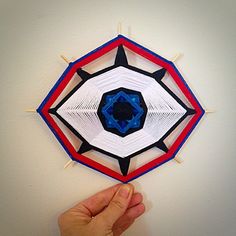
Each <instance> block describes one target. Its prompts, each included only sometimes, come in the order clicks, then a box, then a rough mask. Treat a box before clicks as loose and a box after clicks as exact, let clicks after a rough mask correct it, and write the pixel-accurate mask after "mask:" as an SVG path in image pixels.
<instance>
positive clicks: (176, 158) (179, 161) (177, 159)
mask: <svg viewBox="0 0 236 236" xmlns="http://www.w3.org/2000/svg"><path fill="white" fill-rule="evenodd" d="M174 160H175V161H176V162H177V163H178V164H181V163H182V162H183V161H182V160H180V159H179V157H175V158H174Z"/></svg>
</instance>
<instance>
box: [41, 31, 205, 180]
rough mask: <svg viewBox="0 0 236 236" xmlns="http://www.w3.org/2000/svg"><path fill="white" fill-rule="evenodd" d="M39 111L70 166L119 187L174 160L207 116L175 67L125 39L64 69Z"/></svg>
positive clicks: (122, 38)
mask: <svg viewBox="0 0 236 236" xmlns="http://www.w3.org/2000/svg"><path fill="white" fill-rule="evenodd" d="M135 58H136V59H135ZM137 58H138V59H137ZM138 60H139V61H140V63H137V61H138ZM104 61H106V62H104ZM103 62H104V63H103ZM135 62H136V63H135ZM109 63H110V64H109ZM107 64H109V65H108V66H106V65H107ZM138 64H140V65H138ZM149 64H150V65H149ZM143 65H145V66H146V67H145V68H144V66H143ZM147 65H149V67H148V66H147ZM96 67H98V69H97V70H96ZM72 81H74V84H73V85H72ZM170 82H171V83H170ZM37 111H38V112H39V114H40V115H41V116H42V118H43V119H44V120H45V122H46V123H47V125H48V126H49V128H50V129H51V130H52V132H53V134H54V135H55V136H56V138H57V139H58V141H59V142H60V143H61V145H62V146H63V148H64V149H65V151H66V152H67V153H68V155H69V156H70V158H71V159H72V160H74V161H77V162H79V163H81V164H84V165H86V166H88V167H91V168H93V169H95V170H98V171H100V172H102V173H104V174H106V175H108V176H111V177H113V178H115V179H117V180H119V181H122V182H129V181H130V180H132V179H135V178H137V177H139V176H141V175H142V174H144V173H146V172H148V171H150V170H152V169H153V168H155V167H157V166H160V165H161V164H163V163H165V162H167V161H169V160H171V159H173V158H174V157H175V155H176V153H177V152H178V151H179V149H180V148H181V147H182V145H183V144H184V142H185V141H186V139H187V138H188V136H189V135H190V133H191V132H192V130H193V129H194V128H195V126H196V125H197V123H198V122H199V120H200V119H201V117H202V116H203V114H204V110H203V108H202V107H201V105H200V103H199V102H198V100H197V99H196V97H195V96H194V94H193V93H192V91H191V90H190V88H189V87H188V85H187V84H186V82H185V81H184V79H183V77H182V76H181V74H180V72H179V71H178V70H177V68H176V66H175V65H174V63H173V62H171V61H169V60H167V59H164V58H163V57H161V56H159V55H157V54H156V53H154V52H152V51H150V50H148V49H147V48H144V47H143V46H141V45H139V44H137V43H136V42H133V41H132V40H130V39H128V38H126V37H124V36H123V35H118V36H117V37H116V38H114V39H112V40H111V41H109V42H107V43H106V44H104V45H102V46H100V47H99V48H97V49H95V50H94V51H92V52H90V53H88V54H87V55H85V56H83V57H82V58H80V59H78V60H76V61H74V62H71V63H69V66H68V68H67V69H66V70H65V71H64V73H63V74H62V76H61V77H60V79H59V80H58V81H57V83H56V84H55V85H54V87H53V88H52V89H51V91H50V92H49V94H48V95H47V97H46V98H45V99H44V100H43V102H42V103H41V105H40V106H39V108H38V109H37ZM144 156H145V157H144ZM147 156H148V157H147Z"/></svg>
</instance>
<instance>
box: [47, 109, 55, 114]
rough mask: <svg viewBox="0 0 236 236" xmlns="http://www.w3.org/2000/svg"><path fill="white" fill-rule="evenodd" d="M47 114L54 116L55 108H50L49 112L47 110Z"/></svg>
mask: <svg viewBox="0 0 236 236" xmlns="http://www.w3.org/2000/svg"><path fill="white" fill-rule="evenodd" d="M48 113H50V114H54V115H55V114H56V108H50V109H49V110H48Z"/></svg>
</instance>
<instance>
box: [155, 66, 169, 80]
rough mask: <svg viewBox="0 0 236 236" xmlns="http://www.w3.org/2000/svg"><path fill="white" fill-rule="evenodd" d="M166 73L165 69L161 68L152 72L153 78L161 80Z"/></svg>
mask: <svg viewBox="0 0 236 236" xmlns="http://www.w3.org/2000/svg"><path fill="white" fill-rule="evenodd" d="M165 74H166V69H165V68H162V69H160V70H157V71H155V72H153V77H154V78H155V80H159V81H160V80H161V79H162V78H163V77H164V76H165Z"/></svg>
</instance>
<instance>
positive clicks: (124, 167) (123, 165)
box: [118, 157, 130, 176]
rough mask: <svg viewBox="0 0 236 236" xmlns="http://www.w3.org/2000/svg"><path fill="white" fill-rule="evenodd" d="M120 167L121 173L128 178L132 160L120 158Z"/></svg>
mask: <svg viewBox="0 0 236 236" xmlns="http://www.w3.org/2000/svg"><path fill="white" fill-rule="evenodd" d="M118 161H119V165H120V171H121V173H122V174H123V175H124V176H126V175H127V173H128V170H129V163H130V158H128V157H126V158H119V159H118Z"/></svg>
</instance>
